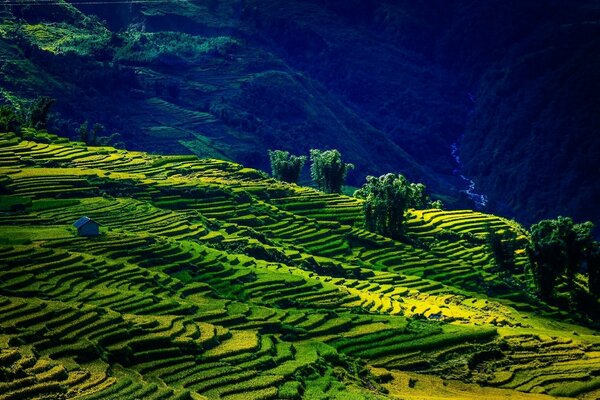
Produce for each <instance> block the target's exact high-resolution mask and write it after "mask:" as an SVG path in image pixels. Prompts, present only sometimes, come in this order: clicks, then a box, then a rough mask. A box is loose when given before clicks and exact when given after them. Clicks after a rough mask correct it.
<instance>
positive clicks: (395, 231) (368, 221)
mask: <svg viewBox="0 0 600 400" xmlns="http://www.w3.org/2000/svg"><path fill="white" fill-rule="evenodd" d="M354 196H355V197H358V198H361V199H364V200H365V202H364V216H365V225H366V227H367V229H369V230H370V231H373V232H377V233H379V234H382V235H385V236H389V237H392V238H399V237H400V236H401V235H402V232H403V224H404V219H405V218H404V214H405V212H406V210H407V209H409V208H424V207H427V206H428V205H430V202H429V198H428V196H427V195H426V193H425V185H423V184H422V183H411V182H409V181H408V179H406V178H405V177H404V176H402V175H395V174H391V173H390V174H386V175H382V176H380V177H378V178H377V177H374V176H368V177H367V182H366V183H365V184H364V185H363V187H362V188H360V189H359V190H357V191H356V192H355V193H354ZM436 205H439V204H438V203H436Z"/></svg>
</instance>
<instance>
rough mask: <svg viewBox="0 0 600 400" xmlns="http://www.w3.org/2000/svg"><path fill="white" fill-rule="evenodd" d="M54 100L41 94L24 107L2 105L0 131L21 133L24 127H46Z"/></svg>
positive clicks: (0, 108) (0, 107)
mask: <svg viewBox="0 0 600 400" xmlns="http://www.w3.org/2000/svg"><path fill="white" fill-rule="evenodd" d="M54 102H55V100H54V99H52V98H50V97H46V96H41V97H38V98H37V99H35V100H34V101H33V102H31V104H30V105H29V107H26V108H23V109H16V108H15V107H12V106H10V105H7V104H4V105H2V106H0V131H1V132H13V133H16V134H20V133H21V129H22V128H34V129H46V127H47V124H48V116H49V114H50V109H51V108H52V105H53V104H54Z"/></svg>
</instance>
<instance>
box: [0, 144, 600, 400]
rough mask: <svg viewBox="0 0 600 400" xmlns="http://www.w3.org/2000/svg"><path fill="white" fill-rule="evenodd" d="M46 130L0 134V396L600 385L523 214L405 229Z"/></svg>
mask: <svg viewBox="0 0 600 400" xmlns="http://www.w3.org/2000/svg"><path fill="white" fill-rule="evenodd" d="M39 137H40V141H21V140H19V138H17V137H16V136H14V135H12V134H1V135H0V399H33V398H52V399H59V398H82V399H136V398H140V399H142V398H143V399H202V398H209V399H237V398H244V399H280V398H284V399H296V398H309V399H325V398H339V399H346V398H353V399H354V398H356V399H373V398H388V397H389V398H406V399H420V398H440V399H442V398H443V399H446V398H465V399H468V398H482V397H489V398H490V399H501V398H519V399H521V398H523V399H526V398H539V399H542V398H549V396H554V395H556V396H559V395H560V396H571V397H579V398H582V399H595V398H598V397H599V396H600V380H599V378H598V377H599V376H600V339H599V338H598V336H597V332H595V331H592V330H589V329H586V328H584V327H581V326H578V325H576V324H574V323H573V322H572V321H568V316H567V315H564V314H563V313H561V312H560V311H559V310H556V309H552V308H550V307H548V306H547V305H545V304H542V303H540V302H538V301H536V300H535V299H534V298H532V297H531V296H530V295H529V294H528V293H529V289H530V283H529V281H528V280H527V270H526V269H527V260H526V258H525V255H524V252H523V248H524V246H525V244H526V243H527V240H528V239H527V235H526V232H525V231H524V230H523V229H522V228H521V227H520V226H518V225H517V224H516V223H514V222H512V221H508V220H505V219H502V218H499V217H496V216H493V215H486V214H482V213H476V212H473V211H468V210H460V211H441V210H412V211H410V213H409V220H408V233H409V234H408V237H409V239H410V240H407V241H406V242H405V243H403V242H396V241H393V240H391V239H389V238H385V237H382V236H379V235H376V234H373V233H371V232H368V231H366V230H364V229H363V228H362V227H361V220H362V217H361V212H362V211H361V210H362V209H361V207H362V205H361V203H360V201H359V200H356V199H354V198H351V197H347V196H340V195H328V194H323V193H320V192H317V191H315V190H313V189H311V188H307V187H299V186H296V185H289V184H284V183H281V182H277V181H275V180H273V179H270V178H267V177H265V175H264V174H262V173H260V172H258V171H254V170H250V169H246V168H243V167H242V166H240V165H237V164H233V163H229V162H225V161H220V160H212V159H197V158H195V157H191V156H152V155H148V154H145V153H139V152H129V151H124V150H116V149H113V148H110V147H86V146H83V145H82V144H81V143H71V142H68V141H65V140H59V139H58V138H56V137H52V136H50V135H41V134H40V135H39ZM41 141H45V142H48V143H42V142H41ZM81 216H88V217H90V218H92V219H93V220H95V221H97V222H99V223H100V224H101V235H100V236H98V237H92V238H85V237H79V236H77V234H76V231H75V228H73V227H72V226H71V224H72V223H73V222H74V221H76V220H77V219H78V218H80V217H81ZM501 230H510V231H512V232H514V237H516V239H515V249H516V251H515V265H516V271H515V274H514V275H513V277H512V278H513V279H512V280H510V281H506V280H503V278H502V276H500V275H499V274H498V271H497V268H495V265H494V260H493V255H492V253H491V251H490V249H489V246H488V245H487V242H486V240H485V239H486V235H488V234H490V232H493V231H501Z"/></svg>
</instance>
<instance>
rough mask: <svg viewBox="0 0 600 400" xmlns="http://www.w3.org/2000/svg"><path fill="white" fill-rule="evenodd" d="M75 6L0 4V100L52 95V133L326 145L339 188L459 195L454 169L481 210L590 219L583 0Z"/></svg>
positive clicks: (192, 146)
mask: <svg viewBox="0 0 600 400" xmlns="http://www.w3.org/2000/svg"><path fill="white" fill-rule="evenodd" d="M81 3H82V2H81V1H78V2H76V3H74V5H75V6H76V7H78V8H77V9H75V8H73V7H68V6H66V5H65V6H62V7H49V6H38V7H29V8H27V7H23V6H12V7H9V9H8V10H6V12H8V14H10V15H11V16H14V17H17V18H20V22H18V24H20V25H23V26H25V28H24V29H21V33H20V34H19V35H20V36H19V35H16V36H15V35H13V36H10V35H5V36H4V38H3V39H2V40H3V43H4V46H3V49H4V51H5V52H8V53H10V55H11V58H13V59H19V58H20V57H22V58H24V59H27V68H25V67H23V65H24V64H23V63H20V64H15V65H16V68H15V69H10V73H8V72H7V73H6V75H5V76H4V78H2V82H0V83H1V85H0V86H2V87H3V90H4V91H5V92H6V93H5V94H9V95H20V96H22V97H31V95H32V93H34V92H38V93H45V91H46V92H47V94H50V95H54V96H55V97H58V98H59V102H58V105H57V110H58V111H59V112H60V114H61V118H59V119H58V120H59V122H60V124H59V125H60V126H61V127H62V129H63V130H65V131H68V130H71V131H72V130H73V129H74V128H73V127H74V125H75V124H74V122H75V121H77V122H78V121H82V120H83V119H89V120H92V121H93V122H102V123H104V124H105V125H106V126H107V127H108V128H109V129H110V130H112V131H119V132H121V133H122V134H123V135H124V138H125V141H126V143H127V145H128V146H129V147H132V148H142V149H149V150H156V151H172V152H181V151H191V152H194V153H196V154H199V155H206V156H217V157H221V158H230V159H234V160H237V161H240V162H243V163H246V164H249V165H250V166H254V167H261V168H267V159H266V150H267V149H269V148H282V149H285V150H290V151H292V152H295V153H305V152H307V150H308V149H309V148H311V147H320V148H331V147H335V148H338V149H340V150H341V151H342V153H343V154H344V156H345V158H346V159H347V160H349V161H351V162H354V163H355V164H356V165H357V169H356V170H355V171H354V172H353V175H352V176H351V177H350V178H351V182H352V183H354V184H359V183H360V182H362V180H363V178H364V176H365V175H366V174H380V173H385V172H389V171H395V172H403V173H405V174H408V175H409V177H410V178H411V179H413V180H419V181H424V182H425V183H427V184H428V185H429V186H430V187H431V188H432V189H433V190H434V191H436V192H438V193H440V194H442V195H446V196H449V197H450V198H451V200H450V201H451V202H454V204H457V205H461V206H468V205H469V204H468V202H467V201H466V200H465V196H464V195H463V194H461V190H464V189H466V187H464V181H463V180H462V179H460V177H459V175H460V174H459V173H458V172H461V173H463V174H465V175H467V176H469V177H471V178H474V180H475V182H476V184H477V188H478V190H483V191H484V192H485V194H487V196H488V197H489V199H490V203H489V204H490V207H492V208H491V210H493V211H496V212H498V211H499V212H501V213H504V214H505V215H509V216H516V217H519V218H520V219H522V220H523V221H525V222H531V221H534V220H536V219H538V218H542V217H546V216H553V215H556V214H560V213H565V214H571V215H573V216H575V217H576V218H586V219H589V218H592V219H594V220H595V221H599V220H600V218H599V217H600V215H599V214H598V211H596V210H595V208H594V207H593V204H594V199H598V193H599V191H598V183H597V179H596V176H595V172H591V171H597V170H600V168H598V167H599V165H598V157H597V155H598V154H600V153H598V142H599V140H598V139H596V136H597V133H598V129H599V126H600V124H599V123H598V115H599V114H598V112H597V111H596V110H598V109H600V107H598V106H599V105H600V104H599V101H598V93H600V91H598V90H597V85H598V82H599V81H600V80H599V79H598V73H597V72H596V71H598V70H600V68H599V67H600V60H599V59H598V56H597V54H600V52H599V51H598V37H599V35H598V26H600V25H599V24H600V23H599V22H598V21H599V20H600V17H599V12H598V6H597V5H595V3H594V2H593V1H577V2H569V4H567V5H565V4H564V2H561V1H545V2H541V1H533V0H529V1H510V2H506V1H496V0H494V1H489V2H480V1H474V0H471V1H468V0H456V1H453V2H447V1H438V0H430V1H427V2H418V3H417V2H413V1H408V0H407V1H366V0H354V1H341V0H326V1H316V0H315V1H311V0H304V1H294V2H289V1H283V0H261V1H258V0H256V1H253V0H245V1H241V0H240V1H227V2H225V1H217V0H215V1H208V2H207V1H180V2H176V3H173V2H166V3H130V4H123V3H122V2H121V3H118V4H115V5H105V6H103V7H97V6H96V5H94V4H81ZM91 3H93V2H91ZM65 10H66V11H65ZM59 11H60V12H59ZM67 11H68V12H67ZM74 13H75V14H76V13H83V14H85V15H88V16H89V15H97V18H98V19H100V20H105V21H106V23H105V24H102V23H100V22H98V21H97V20H96V19H94V18H91V19H89V20H88V21H87V22H86V23H85V24H82V23H79V22H77V21H78V20H77V18H73V15H74ZM61 18H62V19H61ZM7 20H8V19H7ZM13 21H16V20H13ZM48 21H52V22H53V23H54V25H53V26H52V29H53V31H52V32H51V34H48V33H46V34H45V36H44V35H41V34H39V33H38V34H32V32H35V30H33V29H32V28H31V26H33V25H34V24H38V23H39V22H48ZM14 23H16V22H14ZM5 25H6V23H5ZM57 27H60V28H62V29H67V30H68V29H71V31H72V32H76V33H77V34H78V35H80V36H81V37H80V39H79V41H78V42H77V43H75V44H74V45H72V47H73V48H74V49H75V50H73V49H71V50H69V49H66V50H65V44H64V42H61V43H63V44H62V45H61V46H62V47H60V46H58V47H55V48H52V46H49V45H48V43H45V42H44V40H46V41H48V36H50V37H51V38H52V37H55V38H56V37H57V36H56V35H58V34H57V33H56V32H55V31H56V30H57ZM86 31H87V32H89V31H94V32H95V34H94V35H93V37H94V43H93V45H88V46H87V47H86V45H84V44H82V43H89V42H90V41H91V39H90V37H87V38H86V37H85V35H84V33H85V32H86ZM11 32H12V31H11ZM52 35H54V36H52ZM58 36H60V35H58ZM15 37H17V38H18V39H19V40H15ZM78 37H79V36H78ZM44 38H46V39H44ZM58 38H60V37H58ZM42 39H44V40H42ZM57 40H58V39H57ZM49 47H50V48H51V49H53V51H47V49H48V48H49ZM44 48H46V50H44ZM23 49H26V50H23ZM25 52H27V53H28V54H24V53H25ZM66 60H67V61H68V65H69V66H70V69H69V70H68V71H66V72H65V68H64V65H65V61H66ZM73 70H76V71H77V73H76V74H73ZM5 71H8V69H5ZM11 74H12V76H11ZM19 74H21V75H22V74H38V76H44V82H50V84H49V85H48V84H42V82H41V81H37V80H35V79H29V80H21V79H19V78H18V76H19ZM53 83H56V84H55V85H54V84H53ZM63 83H66V85H65V84H63ZM5 97H6V96H5ZM69 120H71V122H69ZM460 138H462V139H461V140H459V139H460ZM456 142H459V153H460V156H461V160H462V161H463V163H464V170H463V171H456V169H457V168H458V165H457V164H456V162H455V159H454V158H453V157H452V154H451V146H452V144H453V143H456ZM548 160H552V162H550V161H548Z"/></svg>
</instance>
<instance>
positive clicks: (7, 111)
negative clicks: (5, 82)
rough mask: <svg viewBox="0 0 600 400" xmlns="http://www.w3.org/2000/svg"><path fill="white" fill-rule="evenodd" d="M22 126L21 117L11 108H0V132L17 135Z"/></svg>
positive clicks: (6, 106) (3, 106)
mask: <svg viewBox="0 0 600 400" xmlns="http://www.w3.org/2000/svg"><path fill="white" fill-rule="evenodd" d="M22 124H23V119H22V118H21V115H19V114H18V113H17V111H16V110H15V109H14V108H13V107H11V106H9V105H6V104H5V105H2V106H0V132H13V133H19V132H20V130H21V125H22Z"/></svg>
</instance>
